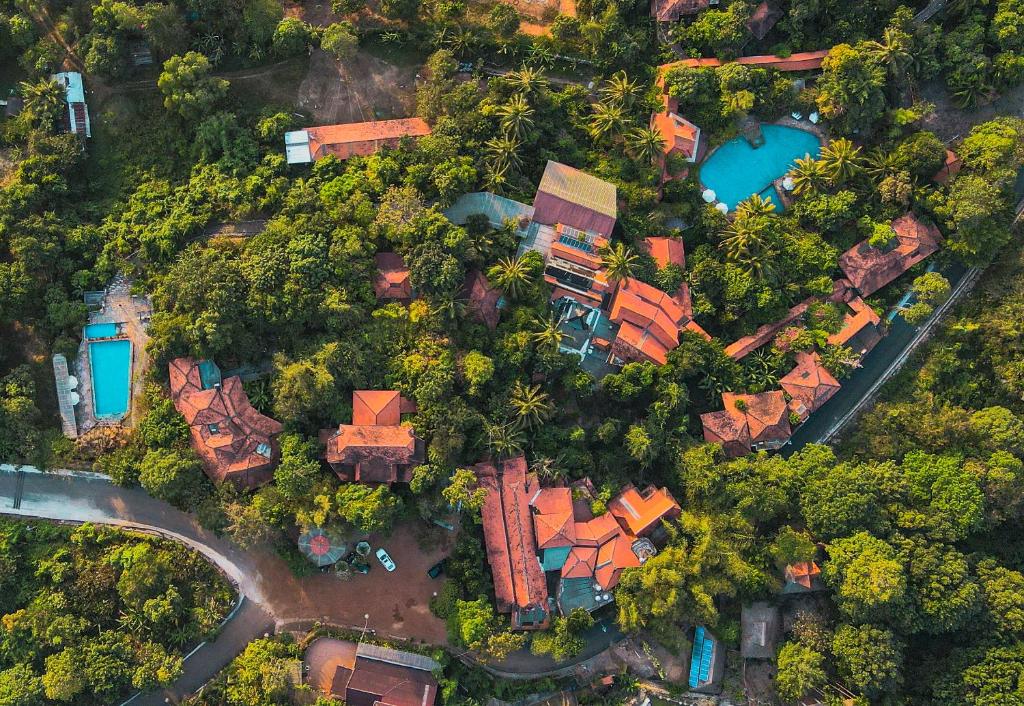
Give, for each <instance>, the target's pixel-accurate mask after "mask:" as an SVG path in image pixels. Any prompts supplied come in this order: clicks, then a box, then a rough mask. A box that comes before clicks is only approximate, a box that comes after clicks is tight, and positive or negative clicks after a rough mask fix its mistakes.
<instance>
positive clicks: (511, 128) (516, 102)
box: [497, 93, 534, 140]
mask: <svg viewBox="0 0 1024 706" xmlns="http://www.w3.org/2000/svg"><path fill="white" fill-rule="evenodd" d="M533 112H534V111H533V108H531V107H530V104H529V102H527V100H526V96H524V95H522V94H521V93H517V94H516V95H514V96H512V97H511V98H510V99H509V101H508V103H506V104H505V105H503V106H501V107H499V108H498V110H497V114H498V117H499V118H501V129H502V130H504V131H505V134H506V135H512V136H513V137H515V138H516V139H517V140H519V139H522V137H523V134H524V133H525V132H526V131H527V130H529V129H530V128H531V127H533V117H531V116H532V115H533Z"/></svg>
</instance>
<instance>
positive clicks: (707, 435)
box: [700, 390, 792, 458]
mask: <svg viewBox="0 0 1024 706" xmlns="http://www.w3.org/2000/svg"><path fill="white" fill-rule="evenodd" d="M722 406H723V407H724V409H723V410H722V411H720V412H708V413H706V414H702V415H700V421H701V424H702V425H703V426H704V440H705V441H708V442H710V443H718V444H721V445H722V450H723V451H724V452H725V455H726V456H728V457H730V458H734V457H737V456H743V455H745V454H748V453H750V452H751V451H774V450H776V449H779V448H781V447H782V446H784V445H785V444H786V442H788V441H789V437H790V435H791V434H792V430H791V429H790V426H789V411H790V410H789V406H788V405H787V404H786V397H785V395H784V394H783V393H782V391H781V390H772V391H770V392H762V393H759V394H756V395H737V394H733V393H731V392H723V393H722Z"/></svg>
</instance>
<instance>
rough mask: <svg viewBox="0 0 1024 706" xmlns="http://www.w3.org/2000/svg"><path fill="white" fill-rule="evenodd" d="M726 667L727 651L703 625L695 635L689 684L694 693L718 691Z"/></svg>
mask: <svg viewBox="0 0 1024 706" xmlns="http://www.w3.org/2000/svg"><path fill="white" fill-rule="evenodd" d="M724 667H725V651H724V650H723V649H722V646H721V645H719V644H718V640H716V639H715V636H714V635H712V634H711V632H710V631H709V630H708V629H707V628H705V627H704V626H703V625H700V626H698V627H697V629H696V630H695V631H694V635H693V650H692V651H691V653H690V675H689V680H688V682H687V683H688V684H689V687H690V689H692V690H693V691H699V692H703V693H711V692H714V691H717V690H718V687H719V685H720V684H721V681H722V672H723V669H724Z"/></svg>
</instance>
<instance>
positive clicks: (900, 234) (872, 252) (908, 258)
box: [839, 213, 942, 297]
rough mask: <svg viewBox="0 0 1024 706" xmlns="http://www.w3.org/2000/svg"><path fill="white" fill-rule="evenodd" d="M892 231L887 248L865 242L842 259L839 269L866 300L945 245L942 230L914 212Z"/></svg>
mask: <svg viewBox="0 0 1024 706" xmlns="http://www.w3.org/2000/svg"><path fill="white" fill-rule="evenodd" d="M892 231H893V243H892V245H891V246H890V247H888V248H876V247H874V246H872V245H870V244H868V242H867V241H866V240H864V241H861V242H859V243H857V244H856V245H854V246H853V247H852V248H850V249H849V250H847V251H846V252H844V253H843V254H842V255H840V256H839V267H841V268H842V270H843V272H844V273H845V274H846V277H847V278H848V279H849V280H850V281H851V282H852V283H853V285H854V286H855V287H856V288H857V289H859V290H860V293H861V294H862V295H863V296H865V297H866V296H868V295H870V294H873V293H875V292H877V291H878V290H879V289H881V288H882V287H884V286H885V285H887V284H889V283H890V282H892V281H893V280H895V279H896V278H897V277H899V276H900V275H902V274H903V273H904V272H906V271H907V270H909V269H910V268H911V267H913V266H914V265H916V264H917V263H919V262H921V261H922V260H924V259H925V258H926V257H928V256H929V255H931V254H933V253H935V252H936V251H937V250H938V249H939V245H940V243H941V242H942V236H941V234H940V233H939V229H938V228H936V227H935V226H934V225H933V224H931V223H928V222H925V221H922V220H921V219H919V218H918V217H917V216H915V215H914V214H913V213H907V214H905V215H903V216H900V217H899V218H897V219H896V220H894V221H893V222H892Z"/></svg>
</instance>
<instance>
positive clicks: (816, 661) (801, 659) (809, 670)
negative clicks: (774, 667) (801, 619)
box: [775, 642, 828, 701]
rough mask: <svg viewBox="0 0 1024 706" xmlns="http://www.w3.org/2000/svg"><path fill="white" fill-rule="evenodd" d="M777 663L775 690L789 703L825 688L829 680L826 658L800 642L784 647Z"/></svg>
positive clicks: (790, 643)
mask: <svg viewBox="0 0 1024 706" xmlns="http://www.w3.org/2000/svg"><path fill="white" fill-rule="evenodd" d="M777 663H778V672H777V673H776V675H775V688H776V689H777V690H778V692H779V696H781V697H782V698H783V699H786V700H787V701H794V700H796V699H799V698H800V697H801V696H803V695H804V694H807V693H808V692H810V691H812V690H813V689H818V688H820V687H822V686H824V684H825V682H826V680H827V679H828V676H827V674H826V673H825V669H824V666H825V656H824V655H822V654H821V653H820V652H817V651H815V650H814V649H812V648H810V647H807V646H805V645H801V644H800V643H798V642H787V643H786V644H785V645H783V646H782V647H781V648H780V649H779V654H778V658H777Z"/></svg>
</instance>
